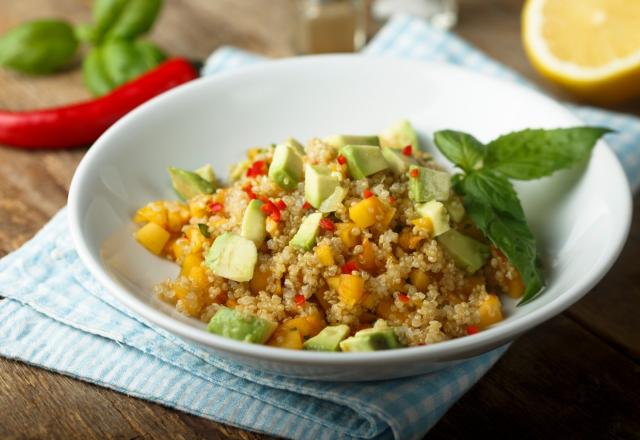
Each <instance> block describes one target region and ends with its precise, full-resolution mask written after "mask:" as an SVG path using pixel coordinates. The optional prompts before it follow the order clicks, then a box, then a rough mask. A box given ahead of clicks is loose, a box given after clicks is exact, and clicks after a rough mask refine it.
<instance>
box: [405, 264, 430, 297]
mask: <svg viewBox="0 0 640 440" xmlns="http://www.w3.org/2000/svg"><path fill="white" fill-rule="evenodd" d="M409 279H410V280H411V284H413V286H414V287H415V288H416V289H418V291H420V292H426V291H427V289H428V288H429V284H430V282H431V279H430V277H429V275H428V274H427V273H425V272H423V271H421V270H418V269H413V270H412V271H411V273H410V274H409Z"/></svg>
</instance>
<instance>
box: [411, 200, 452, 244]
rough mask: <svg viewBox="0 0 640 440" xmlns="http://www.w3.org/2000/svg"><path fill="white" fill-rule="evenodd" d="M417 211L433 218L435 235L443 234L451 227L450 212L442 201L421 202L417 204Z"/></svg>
mask: <svg viewBox="0 0 640 440" xmlns="http://www.w3.org/2000/svg"><path fill="white" fill-rule="evenodd" d="M416 211H417V213H418V214H420V215H421V216H422V217H426V218H428V219H429V220H431V224H432V225H433V236H434V237H437V236H439V235H442V234H444V233H445V232H447V231H448V230H449V229H451V228H450V227H449V213H448V212H447V208H445V207H444V205H443V204H442V203H441V202H437V201H435V200H431V201H430V202H427V203H421V204H419V205H416Z"/></svg>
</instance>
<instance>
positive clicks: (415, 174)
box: [409, 168, 420, 179]
mask: <svg viewBox="0 0 640 440" xmlns="http://www.w3.org/2000/svg"><path fill="white" fill-rule="evenodd" d="M409 175H410V176H411V177H413V178H414V179H415V178H417V177H418V176H419V175H420V170H419V169H417V168H414V169H412V170H411V171H410V172H409Z"/></svg>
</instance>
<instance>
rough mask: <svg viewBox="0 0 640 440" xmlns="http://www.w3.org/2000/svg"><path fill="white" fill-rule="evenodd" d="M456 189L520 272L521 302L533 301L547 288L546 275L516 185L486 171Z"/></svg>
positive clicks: (470, 212)
mask: <svg viewBox="0 0 640 440" xmlns="http://www.w3.org/2000/svg"><path fill="white" fill-rule="evenodd" d="M457 189H458V190H459V191H460V192H461V193H462V194H463V196H464V206H465V208H466V210H467V214H468V215H469V217H470V218H471V220H472V221H473V223H474V224H475V225H476V226H477V227H478V229H480V230H481V231H482V232H483V233H484V234H485V236H486V237H487V238H488V239H489V240H490V241H491V242H492V243H493V244H494V245H495V246H496V247H497V248H498V249H500V250H501V251H502V252H503V253H504V254H505V256H506V257H507V258H508V259H509V262H510V263H511V264H513V266H514V267H515V268H516V269H517V270H518V272H520V276H521V277H522V281H523V282H524V285H525V292H524V295H523V297H522V300H521V301H520V303H519V305H522V304H525V303H527V302H529V301H531V300H532V299H533V298H535V296H536V295H537V294H538V293H539V292H540V290H541V289H542V287H544V275H543V273H542V269H541V264H540V260H539V258H538V256H537V252H536V241H535V238H534V236H533V234H532V232H531V230H530V229H529V226H528V225H527V221H526V219H525V217H524V211H523V210H522V206H521V205H520V200H519V199H518V196H517V194H516V192H515V190H514V189H513V186H512V185H511V183H510V182H509V181H508V180H507V179H506V178H504V177H502V176H498V175H496V174H494V173H492V172H490V171H484V170H483V171H476V172H473V173H471V174H469V175H467V176H466V177H465V178H464V179H462V180H461V181H460V182H459V183H458V185H457Z"/></svg>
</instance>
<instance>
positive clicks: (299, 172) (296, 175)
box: [269, 144, 304, 189]
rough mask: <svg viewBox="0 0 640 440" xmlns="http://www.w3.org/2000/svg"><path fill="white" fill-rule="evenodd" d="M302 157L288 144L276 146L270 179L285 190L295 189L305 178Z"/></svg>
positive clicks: (270, 167) (270, 168)
mask: <svg viewBox="0 0 640 440" xmlns="http://www.w3.org/2000/svg"><path fill="white" fill-rule="evenodd" d="M303 171H304V164H303V162H302V156H300V155H299V154H298V152H297V151H296V148H295V147H292V146H291V145H288V144H279V145H276V149H275V151H274V152H273V159H272V161H271V166H269V177H270V178H271V179H272V180H273V181H274V182H276V183H277V184H278V185H280V186H281V187H282V188H284V189H295V188H296V186H297V185H298V182H300V181H301V180H302V178H303Z"/></svg>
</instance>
